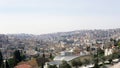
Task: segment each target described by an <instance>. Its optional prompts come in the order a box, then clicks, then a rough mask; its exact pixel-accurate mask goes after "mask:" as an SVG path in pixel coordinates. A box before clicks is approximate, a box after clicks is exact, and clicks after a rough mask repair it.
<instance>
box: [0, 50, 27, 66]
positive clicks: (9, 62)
mask: <svg viewBox="0 0 120 68" xmlns="http://www.w3.org/2000/svg"><path fill="white" fill-rule="evenodd" d="M23 60H25V56H24V55H23V54H22V53H21V52H20V51H19V50H15V52H14V55H13V58H10V59H4V58H3V55H2V52H1V51H0V68H4V67H5V68H14V66H16V65H17V64H18V63H19V62H21V61H23Z"/></svg>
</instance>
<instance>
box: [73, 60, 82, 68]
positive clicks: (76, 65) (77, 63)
mask: <svg viewBox="0 0 120 68" xmlns="http://www.w3.org/2000/svg"><path fill="white" fill-rule="evenodd" d="M71 64H72V66H73V67H76V68H78V67H79V66H82V62H81V61H80V60H73V61H71Z"/></svg>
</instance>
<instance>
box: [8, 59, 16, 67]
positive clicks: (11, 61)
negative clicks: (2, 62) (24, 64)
mask: <svg viewBox="0 0 120 68" xmlns="http://www.w3.org/2000/svg"><path fill="white" fill-rule="evenodd" d="M8 63H9V66H10V67H11V68H14V66H15V59H13V58H11V59H8Z"/></svg>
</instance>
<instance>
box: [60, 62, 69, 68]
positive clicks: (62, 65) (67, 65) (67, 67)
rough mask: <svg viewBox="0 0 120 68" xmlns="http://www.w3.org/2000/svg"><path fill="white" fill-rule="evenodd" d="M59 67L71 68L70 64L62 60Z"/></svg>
mask: <svg viewBox="0 0 120 68" xmlns="http://www.w3.org/2000/svg"><path fill="white" fill-rule="evenodd" d="M59 68H71V66H70V65H69V64H68V63H67V62H66V61H62V64H60V66H59Z"/></svg>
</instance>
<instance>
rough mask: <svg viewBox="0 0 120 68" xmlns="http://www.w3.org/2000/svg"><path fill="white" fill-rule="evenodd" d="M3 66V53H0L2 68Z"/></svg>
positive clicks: (0, 66) (0, 65)
mask: <svg viewBox="0 0 120 68" xmlns="http://www.w3.org/2000/svg"><path fill="white" fill-rule="evenodd" d="M2 65H3V56H2V52H1V51H0V68H2Z"/></svg>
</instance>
